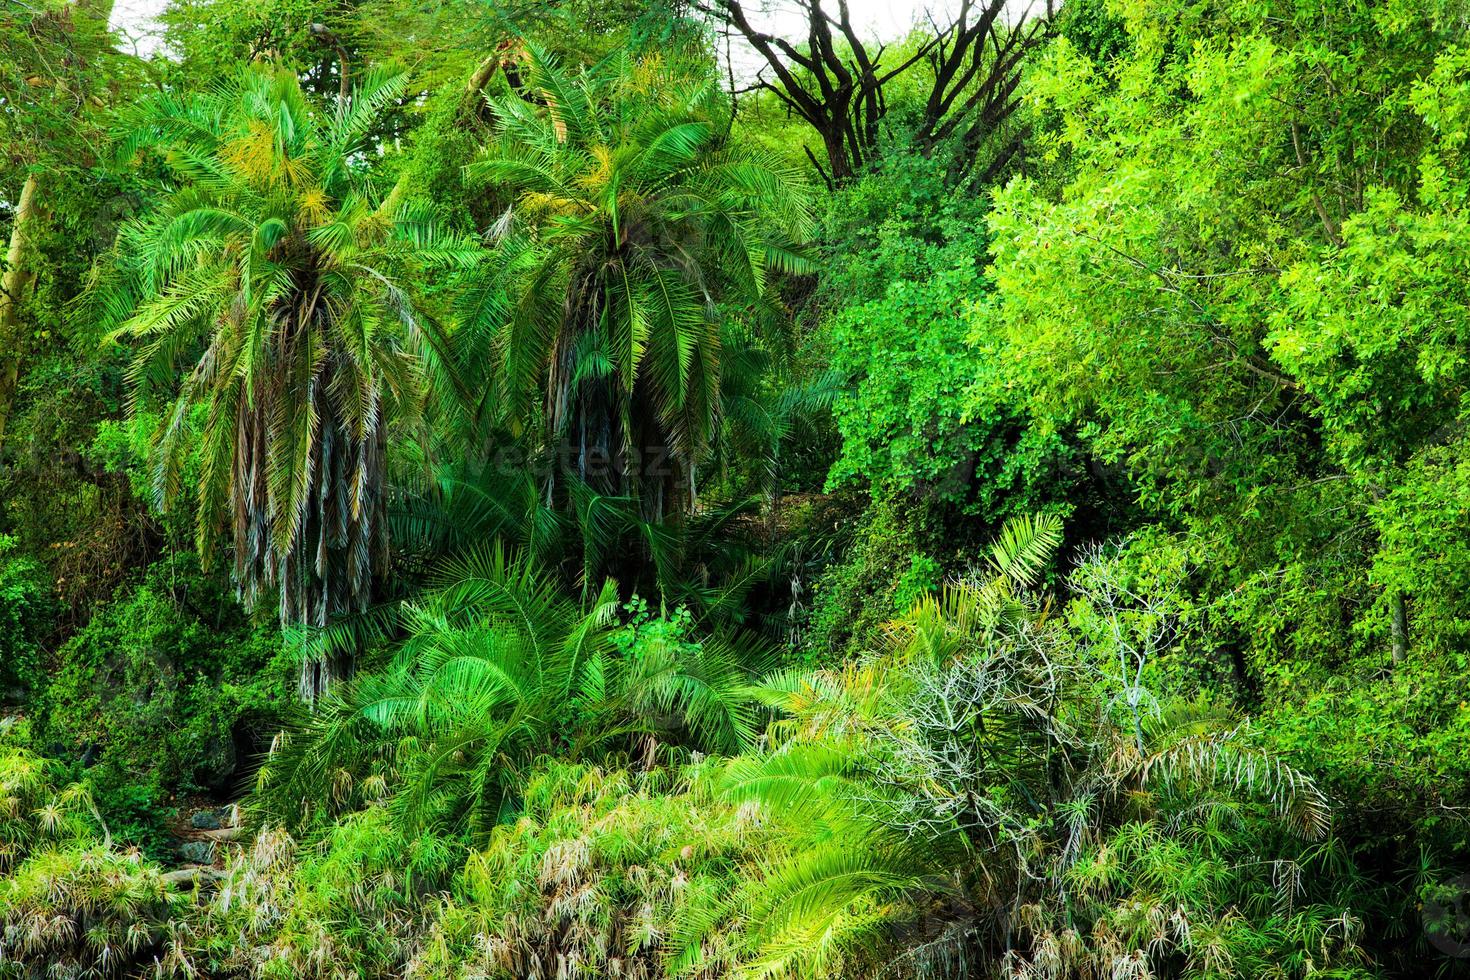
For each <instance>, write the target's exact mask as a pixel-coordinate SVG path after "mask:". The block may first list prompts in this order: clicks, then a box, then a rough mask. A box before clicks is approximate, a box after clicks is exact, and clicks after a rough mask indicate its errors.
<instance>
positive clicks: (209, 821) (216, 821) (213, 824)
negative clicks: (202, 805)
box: [189, 810, 221, 830]
mask: <svg viewBox="0 0 1470 980" xmlns="http://www.w3.org/2000/svg"><path fill="white" fill-rule="evenodd" d="M189 826H191V827H193V828H194V829H195V830H219V829H220V826H221V820H220V816H219V811H218V810H195V811H194V813H193V815H192V816H190V817H189Z"/></svg>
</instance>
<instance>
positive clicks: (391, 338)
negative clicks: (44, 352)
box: [99, 69, 473, 699]
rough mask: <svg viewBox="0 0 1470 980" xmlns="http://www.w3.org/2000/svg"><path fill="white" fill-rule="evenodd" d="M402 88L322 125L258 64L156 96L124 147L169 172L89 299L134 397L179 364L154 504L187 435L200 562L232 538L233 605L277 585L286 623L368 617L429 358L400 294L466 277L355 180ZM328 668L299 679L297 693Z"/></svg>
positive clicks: (389, 198) (418, 227)
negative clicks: (193, 90)
mask: <svg viewBox="0 0 1470 980" xmlns="http://www.w3.org/2000/svg"><path fill="white" fill-rule="evenodd" d="M402 90H403V82H402V79H401V78H376V79H370V80H368V81H367V82H366V83H365V84H364V85H363V86H362V87H361V88H359V89H358V90H357V91H356V92H355V93H354V94H353V95H352V96H351V97H350V98H347V99H343V100H342V101H341V102H340V103H339V104H338V105H336V106H335V108H334V109H333V110H332V111H330V112H323V111H321V110H319V109H317V108H315V107H313V106H312V105H310V104H309V102H308V101H307V99H306V98H305V97H304V96H303V94H302V92H301V89H300V87H299V85H298V83H297V81H296V79H295V78H294V76H291V75H290V74H288V73H285V72H280V71H270V70H259V69H253V70H251V71H249V72H247V73H246V74H245V75H244V76H243V77H242V78H240V79H239V80H238V81H237V82H235V83H234V84H231V85H228V86H226V87H223V88H221V89H218V90H216V91H214V92H211V93H209V94H206V95H203V96H199V97H191V98H187V99H182V98H177V97H174V96H170V95H164V96H162V97H159V98H157V99H155V100H154V101H152V102H151V103H149V104H148V105H147V106H146V107H145V109H144V110H143V111H142V112H141V113H140V114H139V116H138V117H137V118H136V119H135V120H134V125H133V127H132V129H131V130H130V131H129V132H128V134H127V136H126V139H125V140H124V143H123V151H124V153H126V154H127V155H129V156H131V155H132V154H133V153H135V152H136V151H137V150H138V149H140V148H141V147H144V146H157V147H159V148H160V149H161V151H162V158H163V163H164V165H165V167H166V171H167V174H168V184H167V186H166V188H165V193H164V194H163V195H162V198H161V200H160V202H159V203H158V205H157V206H156V207H155V208H153V209H152V210H151V211H150V212H149V213H147V214H146V215H144V216H143V217H141V218H140V219H138V220H136V221H134V222H132V223H131V224H130V225H128V226H127V227H126V228H125V229H124V231H123V232H122V234H121V236H120V239H119V248H118V253H119V258H118V261H117V263H116V268H115V269H114V270H112V271H111V273H110V275H108V276H107V277H106V278H105V279H104V281H103V283H102V286H101V288H100V290H99V298H100V305H101V309H102V312H103V320H104V322H105V323H106V324H107V326H108V327H109V328H110V336H112V337H125V338H132V339H134V340H136V341H137V342H138V343H139V348H138V352H137V356H136V359H135V361H134V365H133V368H132V371H131V375H130V381H131V383H132V385H133V388H134V398H135V399H136V398H138V397H139V396H140V395H141V394H142V393H143V392H144V391H146V390H149V389H154V388H160V389H164V390H171V386H172V385H174V384H175V380H174V379H175V378H176V377H177V375H176V373H175V372H176V370H177V369H178V368H179V367H180V366H182V367H183V368H184V370H185V373H184V374H183V377H182V381H181V382H178V390H177V397H176V399H175V400H174V405H173V408H172V410H171V411H170V412H169V413H168V415H167V416H166V419H165V422H164V424H163V425H162V427H161V429H160V432H159V435H158V445H157V449H158V453H157V462H156V471H155V476H156V492H157V494H158V496H159V503H160V505H161V506H162V505H165V504H166V503H167V502H168V501H169V500H171V499H172V498H173V497H174V496H175V494H176V493H177V491H178V489H179V483H180V481H181V464H182V460H183V458H184V454H183V452H182V451H181V450H182V448H183V445H184V443H185V442H186V441H188V440H187V437H189V436H190V435H191V433H192V432H193V431H194V430H195V429H196V427H197V428H198V429H199V432H198V435H199V443H200V446H201V449H202V451H201V453H200V464H199V465H200V475H199V485H198V498H199V514H198V531H199V537H200V547H201V551H203V552H204V553H208V550H209V547H210V545H211V543H212V541H213V538H214V537H215V535H216V533H217V532H218V531H220V530H223V529H225V528H228V529H229V531H230V533H231V538H232V542H233V546H234V571H235V578H236V582H237V584H238V587H239V589H240V592H241V594H242V597H243V598H244V599H245V600H246V602H247V603H248V604H254V602H255V601H256V600H257V598H258V597H259V596H260V595H261V594H262V593H264V592H267V591H269V590H271V589H274V590H276V591H277V592H278V595H279V604H280V609H279V612H280V618H281V620H282V622H283V623H296V622H300V623H308V624H314V625H322V624H325V623H326V622H327V621H328V619H330V618H331V617H332V616H333V615H334V614H335V613H338V612H341V611H344V610H351V609H361V608H364V607H365V606H366V605H367V603H368V601H369V599H370V593H371V580H372V575H373V572H374V569H375V568H377V567H379V566H380V564H381V562H382V560H383V558H384V555H385V551H386V540H385V532H386V527H385V522H384V519H383V480H384V455H385V448H386V440H387V425H388V422H389V420H390V419H393V418H395V417H396V418H398V419H400V420H406V421H411V420H413V419H414V418H415V417H416V415H417V412H418V410H419V408H420V407H421V401H422V397H423V395H424V391H425V384H424V378H425V372H426V370H427V368H428V366H429V364H430V363H431V361H432V348H431V346H430V344H429V343H428V335H427V334H426V332H425V329H424V327H423V326H422V325H421V323H420V322H419V319H418V317H417V315H416V314H415V312H414V309H413V305H412V304H411V302H410V299H409V293H410V291H411V290H410V289H409V288H408V287H407V286H406V285H405V283H406V282H407V281H408V280H409V279H410V277H411V276H412V275H413V273H414V270H415V269H416V268H419V267H421V266H422V265H423V264H425V263H447V262H470V261H473V252H472V250H470V249H468V248H466V247H464V246H462V245H461V244H459V243H457V242H455V241H453V240H451V239H449V238H447V237H446V236H444V235H443V234H441V233H440V232H439V231H438V230H437V229H436V227H435V225H434V222H433V221H432V216H431V215H430V214H428V213H426V212H425V210H424V209H423V208H421V207H417V206H414V205H411V204H409V203H406V202H405V201H404V200H403V195H402V192H401V189H400V188H394V189H393V191H392V192H391V193H388V194H386V195H384V196H381V197H380V196H378V195H376V194H375V193H374V191H373V189H372V187H371V186H369V184H368V183H367V181H366V180H364V179H363V178H362V176H361V175H360V173H359V168H358V167H357V165H356V164H357V162H358V161H360V160H361V159H362V157H363V156H364V155H365V154H368V153H371V152H373V147H372V145H371V141H370V133H371V127H372V125H373V121H374V119H375V117H376V116H377V115H378V113H379V112H380V110H381V109H382V108H383V107H384V106H385V105H387V104H388V103H390V102H391V101H392V100H394V99H395V98H397V97H398V96H399V95H401V93H402ZM181 362H182V364H181ZM196 407H199V408H200V411H199V412H195V411H194V409H195V408H196ZM334 669H335V668H334V667H333V666H332V665H329V664H323V663H316V664H313V663H308V664H307V667H306V669H305V671H304V672H303V678H302V690H303V694H304V695H306V696H307V697H308V698H313V699H314V698H315V697H316V696H319V695H320V694H321V693H322V691H323V690H324V689H325V687H326V686H327V684H328V683H329V682H330V680H331V677H332V674H333V672H334Z"/></svg>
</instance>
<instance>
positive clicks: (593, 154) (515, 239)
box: [462, 47, 811, 518]
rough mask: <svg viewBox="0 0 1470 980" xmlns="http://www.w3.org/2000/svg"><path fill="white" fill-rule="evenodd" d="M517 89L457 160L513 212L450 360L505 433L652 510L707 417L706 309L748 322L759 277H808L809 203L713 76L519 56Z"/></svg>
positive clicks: (716, 335)
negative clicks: (762, 150)
mask: <svg viewBox="0 0 1470 980" xmlns="http://www.w3.org/2000/svg"><path fill="white" fill-rule="evenodd" d="M524 80H525V85H524V87H523V89H522V90H521V92H520V93H517V94H510V95H506V96H502V97H498V98H492V99H490V105H491V108H492V110H493V113H494V115H495V118H496V126H497V131H498V132H497V136H496V138H495V139H494V141H493V142H492V143H491V145H490V146H489V147H488V148H487V150H486V152H485V155H484V157H483V158H482V159H481V160H479V161H477V162H475V163H474V164H471V165H470V166H469V167H468V168H467V171H468V175H469V176H470V177H471V178H472V179H475V180H481V181H484V182H485V183H486V184H488V185H490V186H492V187H493V188H494V189H495V190H496V191H497V192H499V193H501V194H503V195H505V196H506V197H507V198H508V199H509V200H510V202H511V203H510V207H509V209H508V210H507V211H506V212H505V215H504V218H503V219H502V220H501V221H500V222H498V223H497V225H496V227H495V228H494V229H492V230H493V232H494V233H495V234H496V235H498V236H499V256H500V262H499V263H498V273H497V274H496V275H495V276H493V277H486V278H484V279H482V280H481V281H480V282H479V283H477V285H476V288H474V289H472V290H470V291H468V292H467V294H466V296H465V307H464V313H465V315H464V317H463V319H464V320H465V321H466V323H467V329H466V331H465V335H464V337H463V338H462V339H463V342H464V344H465V350H466V351H469V352H473V354H472V357H473V358H474V359H478V360H483V361H484V362H485V363H488V364H493V365H495V368H496V371H497V374H498V382H499V384H500V386H501V388H500V391H501V394H502V400H501V402H500V404H502V405H504V406H506V410H507V411H508V412H509V414H510V416H511V419H512V421H513V423H514V424H515V425H528V424H532V423H534V424H537V425H540V426H541V431H542V433H543V435H544V440H545V442H546V443H547V444H548V445H549V446H552V447H556V448H560V447H566V448H567V449H568V450H569V456H570V458H572V459H574V460H575V472H576V475H577V476H578V477H579V478H581V479H582V480H584V481H586V482H589V483H591V484H593V485H594V486H595V487H597V488H598V489H599V490H602V491H605V492H610V493H614V494H619V495H634V496H637V497H639V499H640V500H641V501H642V504H643V507H644V509H645V513H647V514H648V515H650V516H652V517H655V518H657V517H661V516H662V515H663V514H665V513H667V512H670V511H677V510H679V509H681V508H682V506H683V504H684V503H685V502H687V501H690V500H692V499H693V496H694V487H695V464H696V462H697V461H698V458H699V454H700V453H701V451H702V450H704V449H705V448H706V447H707V446H708V445H709V443H710V441H711V439H712V437H713V435H714V433H715V430H716V426H717V424H718V420H719V417H720V413H721V404H720V399H721V385H720V380H721V358H720V351H721V340H720V337H721V318H722V317H723V316H728V315H730V313H731V312H732V311H743V313H744V314H748V315H751V317H752V318H753V319H757V320H759V319H761V318H762V317H761V315H760V314H762V313H763V312H765V310H766V306H767V304H769V303H770V297H769V295H768V291H767V276H768V273H769V272H770V271H772V270H782V271H798V272H802V271H807V270H809V269H810V268H811V264H810V263H809V262H808V261H807V260H806V259H805V258H804V257H803V256H802V255H801V254H800V252H799V251H798V250H797V248H798V245H799V243H800V242H802V241H803V240H805V239H806V238H807V237H808V234H809V232H810V230H811V216H810V213H809V210H808V203H807V199H806V197H805V195H804V192H803V189H802V184H801V182H800V179H799V178H798V177H796V176H795V175H794V173H793V172H791V171H788V170H787V169H785V168H784V167H782V166H781V165H779V164H777V163H775V162H773V161H771V160H768V159H766V158H764V157H762V156H761V155H759V154H758V153H756V152H755V151H753V150H751V149H748V148H743V147H741V146H739V145H737V144H735V143H734V142H733V141H731V140H730V138H729V136H728V132H727V131H728V118H727V116H726V112H725V108H724V106H725V101H724V98H723V96H722V95H721V93H720V90H719V86H718V85H717V84H716V82H715V81H714V79H713V78H711V77H708V76H705V75H692V74H689V73H687V72H683V71H680V70H677V69H675V68H671V67H670V66H669V65H667V64H665V63H664V62H663V61H661V60H659V59H657V58H645V59H642V60H633V59H631V58H630V57H629V56H628V55H627V54H625V53H620V54H617V55H614V56H612V57H610V58H609V59H608V60H606V61H605V62H603V63H602V64H599V65H597V66H594V67H592V68H586V69H582V70H580V71H577V72H575V73H574V72H569V71H565V70H563V69H561V68H560V67H558V66H557V65H556V64H555V62H554V61H553V60H552V59H551V58H550V57H549V56H548V55H546V54H545V53H544V52H542V51H540V50H538V49H536V48H535V47H532V48H530V52H529V65H528V68H527V71H526V72H525V75H524ZM492 387H494V386H493V385H492V384H489V383H487V384H486V385H485V386H484V388H485V390H487V391H488V390H490V389H491V388H492ZM551 489H552V488H551V487H550V486H548V487H547V493H548V496H550V495H551Z"/></svg>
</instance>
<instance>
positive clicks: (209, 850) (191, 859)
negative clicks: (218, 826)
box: [179, 840, 214, 864]
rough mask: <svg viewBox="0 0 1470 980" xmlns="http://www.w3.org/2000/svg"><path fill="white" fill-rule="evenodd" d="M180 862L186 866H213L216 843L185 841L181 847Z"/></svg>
mask: <svg viewBox="0 0 1470 980" xmlns="http://www.w3.org/2000/svg"><path fill="white" fill-rule="evenodd" d="M179 860H181V861H183V862H185V863H186V864H213V863H214V841H208V840H188V841H184V842H183V843H182V844H180V845H179Z"/></svg>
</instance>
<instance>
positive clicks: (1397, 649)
mask: <svg viewBox="0 0 1470 980" xmlns="http://www.w3.org/2000/svg"><path fill="white" fill-rule="evenodd" d="M1390 632H1391V634H1392V636H1393V662H1394V666H1398V665H1399V664H1401V663H1403V662H1404V661H1405V660H1407V659H1408V658H1409V611H1408V608H1407V603H1406V601H1405V599H1404V594H1403V592H1395V593H1394V595H1393V623H1392V625H1391V626H1390Z"/></svg>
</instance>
